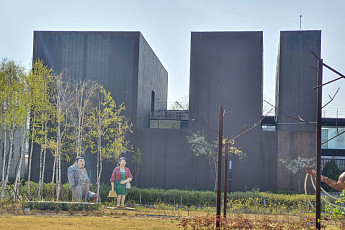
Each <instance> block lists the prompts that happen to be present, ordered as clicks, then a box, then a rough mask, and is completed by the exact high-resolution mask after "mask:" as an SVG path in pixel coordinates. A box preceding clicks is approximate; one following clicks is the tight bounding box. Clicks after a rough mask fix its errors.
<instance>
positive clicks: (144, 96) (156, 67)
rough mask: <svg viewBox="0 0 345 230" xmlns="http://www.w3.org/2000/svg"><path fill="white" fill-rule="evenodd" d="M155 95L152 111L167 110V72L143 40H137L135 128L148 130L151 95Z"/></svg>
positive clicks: (142, 38)
mask: <svg viewBox="0 0 345 230" xmlns="http://www.w3.org/2000/svg"><path fill="white" fill-rule="evenodd" d="M152 91H153V92H154V93H155V98H154V110H160V109H164V110H166V109H167V100H168V72H167V71H166V70H165V69H164V66H163V65H162V63H161V62H160V61H159V59H158V57H157V56H156V55H155V53H154V52H153V50H152V49H151V47H150V46H149V44H148V43H147V42H146V40H145V38H144V37H143V36H142V35H140V38H139V67H138V99H137V101H138V102H139V103H138V104H137V127H140V128H149V127H150V124H149V120H150V113H149V111H150V110H151V95H152Z"/></svg>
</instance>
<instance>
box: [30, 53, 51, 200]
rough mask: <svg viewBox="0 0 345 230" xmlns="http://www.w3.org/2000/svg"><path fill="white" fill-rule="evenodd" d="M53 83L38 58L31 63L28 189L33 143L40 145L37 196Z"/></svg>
mask: <svg viewBox="0 0 345 230" xmlns="http://www.w3.org/2000/svg"><path fill="white" fill-rule="evenodd" d="M52 83H53V73H52V69H49V68H48V67H47V66H45V65H44V63H43V61H42V60H40V59H38V60H37V61H35V62H34V63H33V66H32V69H31V71H30V72H29V75H28V81H27V84H28V88H29V104H30V113H31V115H30V116H31V125H30V129H31V130H30V137H31V138H30V139H31V146H30V152H29V158H28V190H29V194H31V193H30V189H31V188H30V186H31V160H32V151H33V144H34V143H37V144H39V145H40V147H41V150H40V163H39V167H40V174H39V187H38V194H39V195H38V196H39V197H40V191H41V187H42V184H43V180H44V171H45V158H46V152H47V144H48V122H49V121H50V120H51V115H52V110H53V104H52V103H51V94H50V93H51V87H52Z"/></svg>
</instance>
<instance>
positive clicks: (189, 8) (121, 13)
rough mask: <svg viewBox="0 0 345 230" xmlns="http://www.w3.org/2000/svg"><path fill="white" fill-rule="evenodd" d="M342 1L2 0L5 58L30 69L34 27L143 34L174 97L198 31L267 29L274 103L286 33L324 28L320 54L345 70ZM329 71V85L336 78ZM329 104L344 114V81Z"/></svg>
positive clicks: (268, 90)
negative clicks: (281, 37) (282, 39)
mask: <svg viewBox="0 0 345 230" xmlns="http://www.w3.org/2000/svg"><path fill="white" fill-rule="evenodd" d="M344 10H345V1H343V0H332V1H324V0H289V1H283V0H275V1H273V0H260V1H258V0H237V1H234V0H121V1H120V0H98V1H92V0H82V1H80V0H0V29H1V30H0V31H1V32H0V33H1V34H0V57H8V58H11V59H14V60H15V61H18V62H19V63H21V64H23V65H25V66H27V68H28V69H29V68H30V63H31V59H32V51H33V47H32V46H33V45H32V44H33V31H35V30H46V31H50V30H51V31H140V32H141V33H142V34H143V36H144V37H145V39H146V40H147V42H148V43H149V44H150V46H151V48H152V49H153V51H154V52H155V53H156V55H157V56H158V58H159V59H160V61H161V62H162V64H163V65H164V67H165V68H166V70H167V71H168V73H169V88H168V102H169V103H173V102H174V101H175V100H178V99H179V98H182V97H184V96H186V95H188V91H189V69H190V40H191V32H192V31H263V34H264V54H263V60H264V82H263V84H264V92H263V93H264V98H265V99H266V100H268V101H270V102H274V94H275V75H276V63H277V54H278V45H279V33H280V31H286V30H299V29H300V15H302V21H301V22H302V23H301V28H302V30H321V31H322V35H321V36H322V38H321V47H322V48H321V57H322V58H323V60H324V62H325V63H326V64H328V65H330V66H332V67H333V68H335V69H336V70H338V71H339V72H341V73H343V74H345V17H344V14H343V12H344ZM337 77H338V76H337V75H335V74H332V73H331V72H330V71H327V70H325V71H324V82H325V81H329V80H331V79H334V78H337ZM338 87H340V90H339V93H338V94H337V97H336V98H335V99H334V101H333V102H332V103H331V104H330V105H329V106H328V107H327V108H328V110H330V111H331V110H334V108H341V109H342V110H341V109H340V110H339V111H343V113H344V114H345V79H341V80H339V81H337V82H335V83H333V84H330V85H328V86H326V87H324V90H323V92H324V93H323V98H324V103H326V102H327V98H328V94H330V95H333V94H334V93H335V91H336V90H337V88H338Z"/></svg>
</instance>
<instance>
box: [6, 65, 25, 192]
mask: <svg viewBox="0 0 345 230" xmlns="http://www.w3.org/2000/svg"><path fill="white" fill-rule="evenodd" d="M0 76H1V78H2V80H1V82H2V85H1V89H0V91H2V92H3V93H2V96H1V97H2V102H3V104H2V113H1V121H2V123H1V125H2V127H3V130H4V136H5V137H4V140H5V143H7V135H8V139H9V151H8V157H7V153H6V152H7V146H6V144H5V147H4V151H5V154H4V157H3V165H2V188H1V198H4V197H5V192H6V187H7V184H8V177H9V174H10V168H11V159H12V155H13V152H14V135H15V132H16V131H18V129H19V128H24V130H25V125H24V127H23V124H25V119H26V116H27V110H26V106H25V104H26V101H25V100H27V95H26V94H25V92H26V89H25V84H26V74H25V71H24V69H23V68H22V67H20V66H19V65H18V64H16V63H15V62H14V61H11V60H8V59H3V60H2V62H1V65H0ZM22 147H23V146H22Z"/></svg>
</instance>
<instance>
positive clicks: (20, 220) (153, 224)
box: [0, 215, 182, 230]
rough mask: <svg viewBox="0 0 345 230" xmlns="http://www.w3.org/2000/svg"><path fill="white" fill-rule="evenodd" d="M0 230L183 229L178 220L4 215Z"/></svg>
mask: <svg viewBox="0 0 345 230" xmlns="http://www.w3.org/2000/svg"><path fill="white" fill-rule="evenodd" d="M0 223H1V226H2V227H0V229H8V230H10V229H54V230H55V229H64V230H65V229H97V230H99V229H182V227H178V226H177V225H178V224H179V221H178V220H171V219H164V218H142V217H140V218H135V217H125V218H121V217H118V216H99V217H98V216H59V215H51V216H39V215H21V216H17V215H2V216H0Z"/></svg>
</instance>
